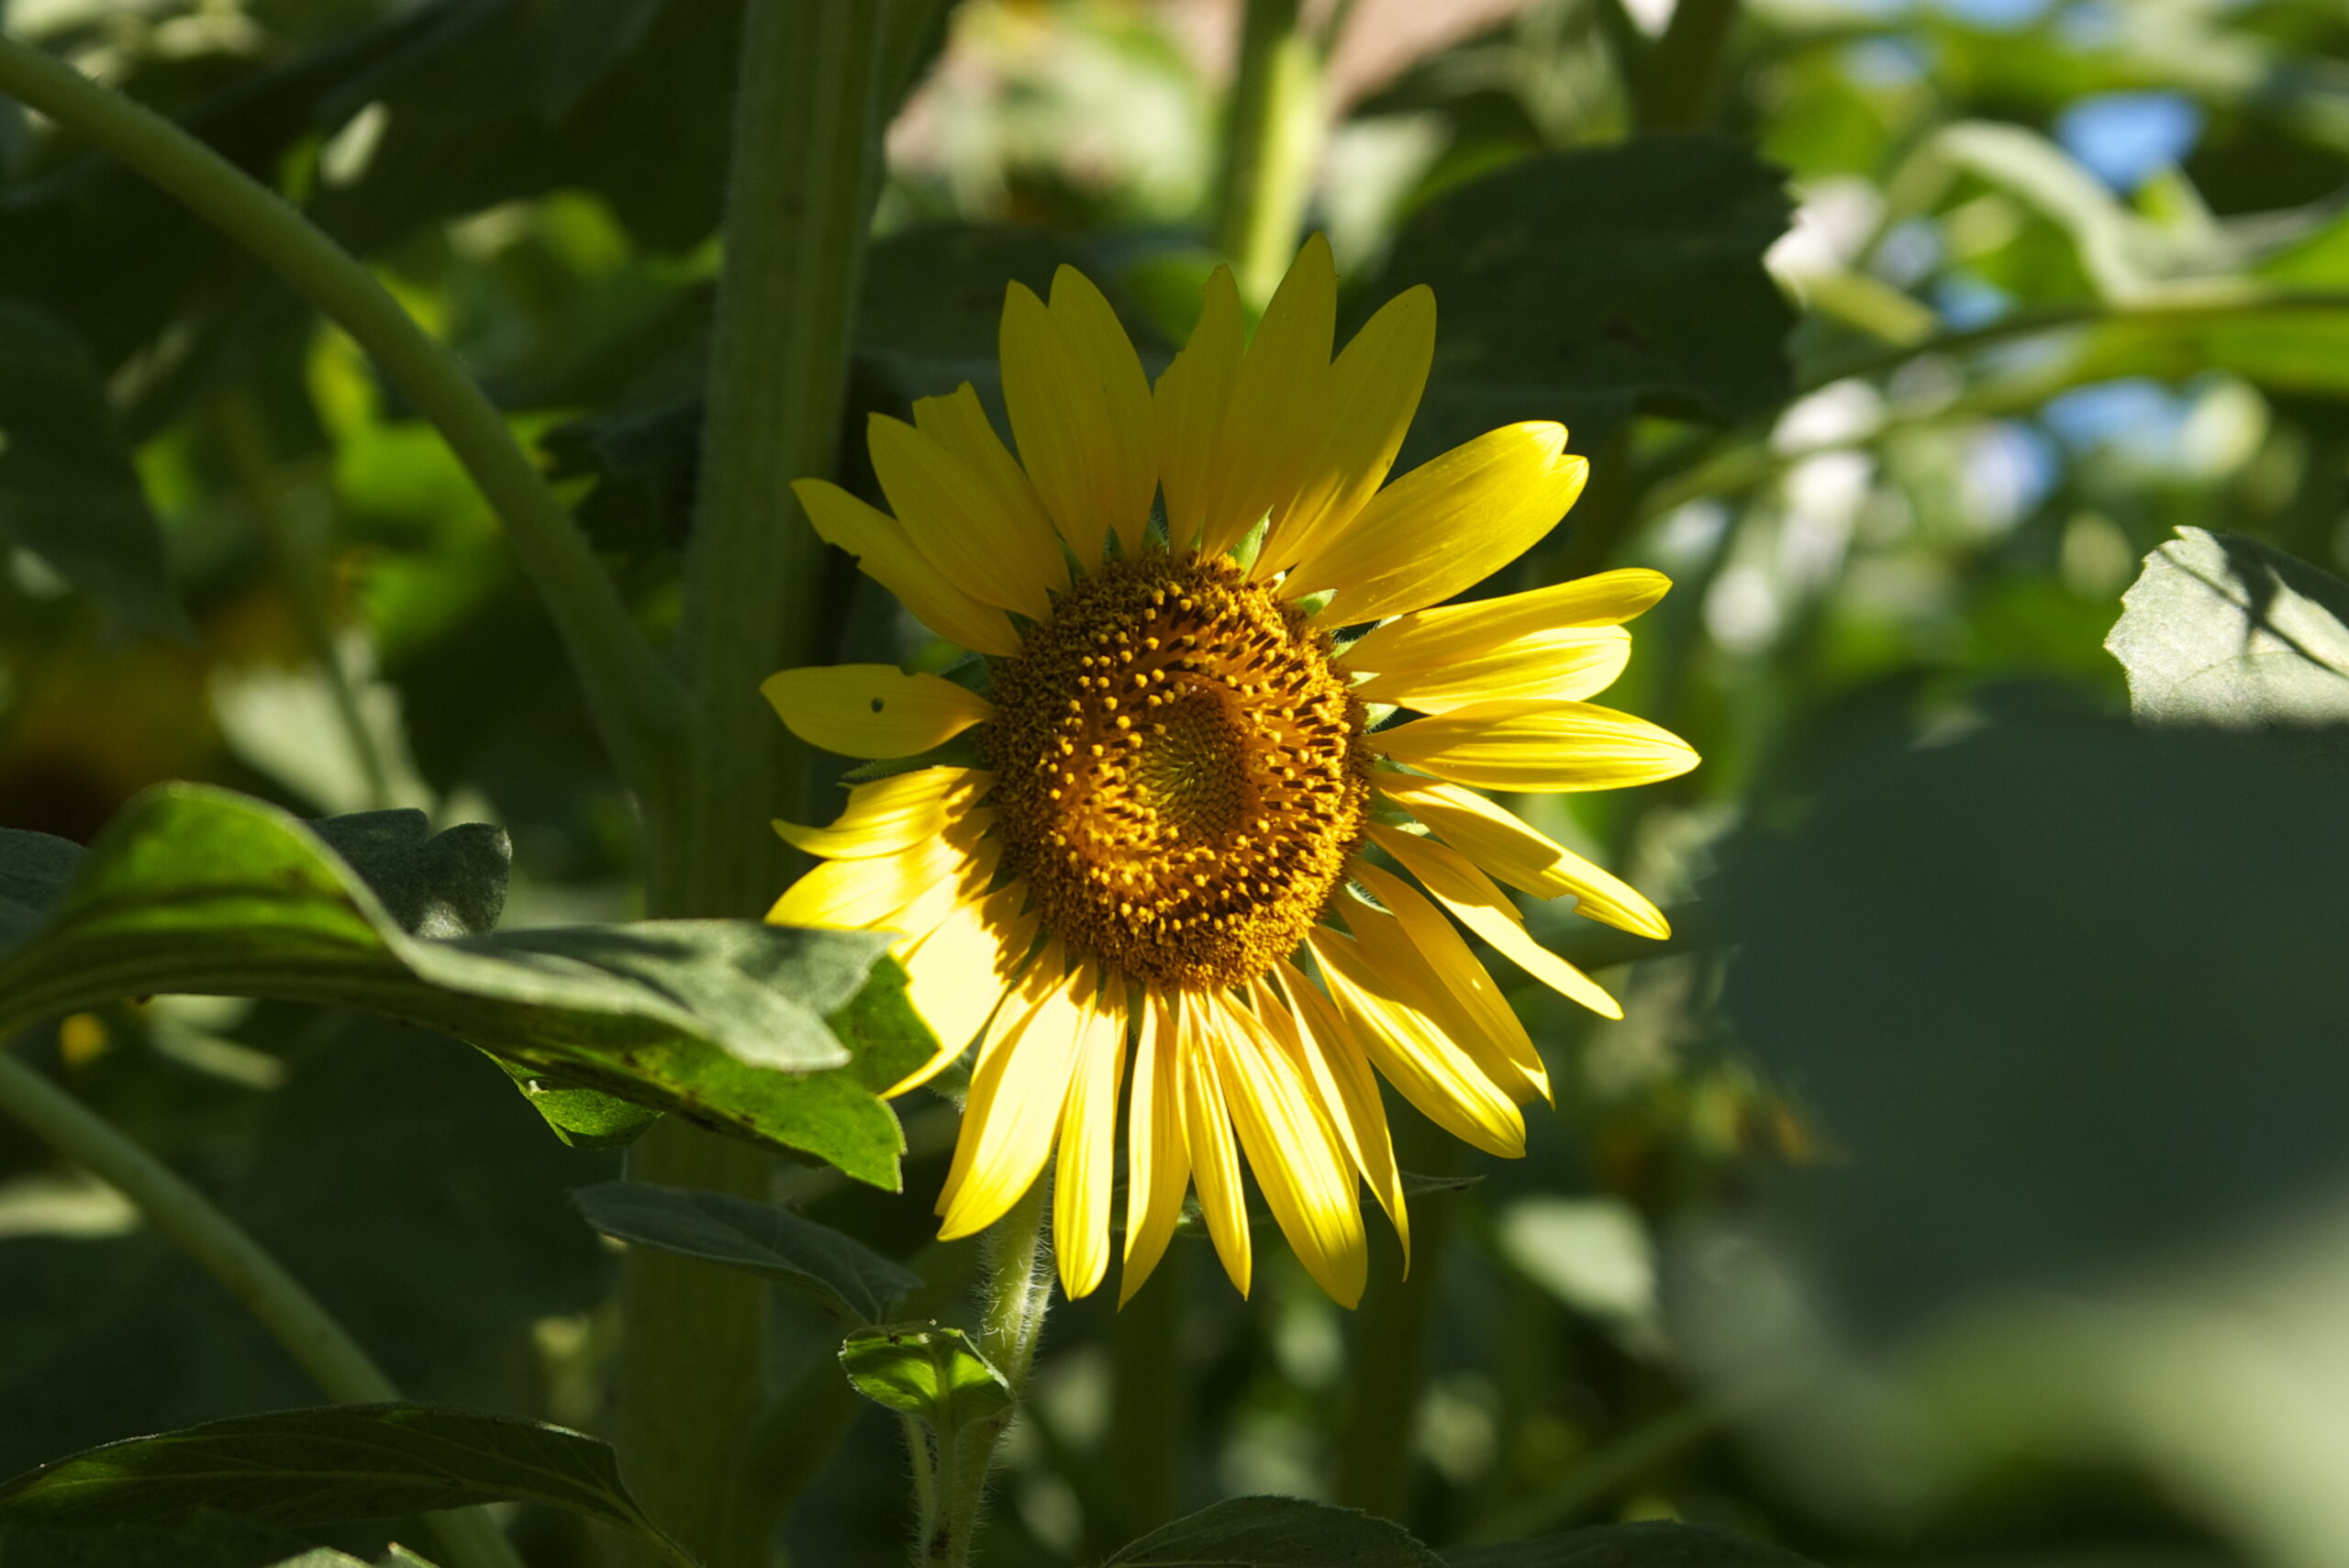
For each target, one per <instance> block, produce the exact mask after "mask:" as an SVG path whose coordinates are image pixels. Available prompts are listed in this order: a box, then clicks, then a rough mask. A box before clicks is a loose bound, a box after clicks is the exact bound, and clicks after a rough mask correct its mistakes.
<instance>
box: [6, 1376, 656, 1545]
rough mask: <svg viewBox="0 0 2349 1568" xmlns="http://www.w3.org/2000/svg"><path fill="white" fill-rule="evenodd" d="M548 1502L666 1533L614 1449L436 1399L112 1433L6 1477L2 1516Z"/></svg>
mask: <svg viewBox="0 0 2349 1568" xmlns="http://www.w3.org/2000/svg"><path fill="white" fill-rule="evenodd" d="M504 1502H525V1503H544V1504H547V1505H549V1506H551V1507H558V1508H567V1509H570V1510H571V1511H573V1512H574V1513H580V1514H585V1515H588V1516H589V1517H591V1518H601V1519H604V1520H607V1521H608V1522H610V1523H612V1524H616V1525H619V1526H621V1527H622V1528H623V1529H629V1530H633V1531H636V1532H638V1533H640V1534H643V1535H647V1536H651V1537H652V1538H653V1539H655V1540H661V1539H663V1538H662V1536H661V1532H660V1531H659V1530H658V1529H655V1528H654V1527H653V1525H652V1524H651V1521H649V1520H648V1519H646V1518H645V1517H644V1514H643V1512H642V1511H641V1510H640V1509H639V1508H638V1507H637V1506H636V1502H635V1500H634V1499H633V1498H631V1497H630V1496H629V1495H628V1488H627V1487H625V1486H623V1485H621V1484H620V1476H619V1466H618V1462H617V1461H616V1460H615V1458H614V1457H613V1454H612V1451H611V1448H610V1447H609V1445H607V1444H605V1443H601V1442H598V1441H596V1440H595V1439H594V1438H591V1437H585V1436H583V1435H581V1434H580V1433H578V1432H573V1431H567V1430H565V1429H562V1428H561V1427H551V1426H548V1425H546V1424H544V1423H543V1422H539V1421H526V1420H524V1419H522V1418H520V1417H518V1416H499V1415H492V1414H489V1413H488V1412H485V1411H480V1410H457V1409H451V1408H448V1407H441V1406H434V1405H413V1404H396V1405H328V1406H322V1407H318V1408H317V1409H311V1410H280V1411H273V1412H271V1413H270V1414H267V1415H262V1416H239V1417H235V1418H231V1419H228V1420H226V1421H207V1422H206V1423H205V1424H204V1425H202V1426H200V1427H188V1428H185V1429H182V1430H180V1431H176V1432H163V1433H160V1434H158V1435H156V1436H153V1437H143V1438H130V1439H127V1440H124V1441H122V1442H115V1443H107V1444H106V1445H104V1446H103V1447H100V1448H94V1449H89V1450H86V1451H83V1452H81V1453H77V1454H73V1455H71V1456H69V1457H67V1458H64V1459H61V1460H57V1461H55V1462H52V1463H49V1464H44V1465H42V1466H41V1467H40V1468H39V1469H38V1470H34V1471H30V1472H28V1473H25V1474H23V1475H19V1476H17V1478H16V1479H15V1480H13V1481H9V1482H7V1483H6V1484H5V1485H0V1526H5V1527H23V1526H36V1527H37V1526H42V1525H50V1526H58V1525H63V1526H89V1525H160V1526H173V1525H179V1524H184V1523H186V1522H188V1521H190V1520H192V1519H194V1518H196V1517H197V1515H198V1514H199V1513H200V1512H201V1511H202V1510H204V1509H207V1508H210V1509H217V1510H218V1511H219V1512H222V1513H227V1514H233V1515H235V1516H237V1517H239V1518H246V1519H250V1520H252V1521H253V1522H255V1523H257V1524H264V1525H286V1526H299V1525H316V1524H335V1523H340V1522H341V1521H343V1520H346V1519H382V1518H396V1517H398V1516H400V1515H402V1514H414V1513H425V1512H429V1511H431V1510H434V1509H439V1508H462V1507H471V1506H473V1505H475V1504H480V1503H504Z"/></svg>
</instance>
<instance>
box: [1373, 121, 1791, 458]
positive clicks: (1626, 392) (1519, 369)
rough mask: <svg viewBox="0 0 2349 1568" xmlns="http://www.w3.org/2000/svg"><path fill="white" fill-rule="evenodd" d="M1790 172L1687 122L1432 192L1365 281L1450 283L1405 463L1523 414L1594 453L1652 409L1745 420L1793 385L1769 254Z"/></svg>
mask: <svg viewBox="0 0 2349 1568" xmlns="http://www.w3.org/2000/svg"><path fill="white" fill-rule="evenodd" d="M1784 180H1785V176H1784V174H1783V173H1782V172H1780V171H1778V170H1776V169H1775V168H1772V167H1771V166H1770V165H1768V164H1765V163H1764V162H1762V161H1759V160H1757V159H1756V158H1755V157H1754V156H1753V153H1752V152H1751V151H1750V150H1747V148H1746V147H1745V145H1744V144H1743V143H1742V142H1739V141H1734V140H1731V139H1728V138H1725V137H1711V136H1684V137H1669V138H1657V139H1646V140H1637V141H1631V142H1629V143H1626V144H1623V145H1621V146H1617V147H1608V148H1598V149H1589V150H1575V151H1572V152H1561V153H1553V154H1549V155H1546V156H1543V157H1538V158H1529V159H1525V160H1523V161H1519V162H1516V163H1512V164H1510V165H1508V167H1506V168H1504V169H1502V170H1501V171H1499V172H1497V173H1494V174H1489V175H1486V177H1485V178H1483V179H1480V180H1476V181H1474V182H1472V183H1467V184H1464V185H1461V186H1458V187H1456V188H1454V189H1453V190H1451V191H1447V192H1445V193H1444V194H1443V195H1440V196H1437V197H1436V198H1435V199H1434V200H1432V201H1431V202H1429V203H1428V204H1427V206H1424V207H1422V208H1421V209H1420V210H1419V212H1418V213H1417V214H1415V215H1414V216H1413V217H1411V219H1410V221H1409V222H1408V223H1407V224H1406V225H1405V226H1404V228H1403V229H1402V231H1401V233H1399V234H1398V235H1397V237H1396V240H1395V249H1394V251H1393V253H1392V254H1391V255H1390V256H1389V258H1388V260H1387V262H1386V268H1385V269H1384V270H1383V271H1382V272H1380V273H1379V274H1378V276H1377V277H1376V279H1375V281H1374V283H1373V284H1372V285H1371V286H1370V287H1368V288H1366V289H1365V290H1364V291H1363V292H1364V299H1365V300H1366V301H1367V302H1370V303H1383V302H1385V301H1386V300H1387V299H1389V298H1392V297H1393V296H1394V295H1397V294H1399V293H1401V292H1402V291H1403V290H1404V289H1406V288H1408V287H1410V286H1411V285H1412V284H1428V285H1430V286H1431V287H1432V288H1433V289H1434V290H1435V295H1436V308H1437V311H1438V314H1439V318H1440V327H1439V329H1438V331H1437V335H1436V358H1435V365H1434V368H1433V370H1432V371H1431V373H1430V376H1429V381H1428V395H1427V401H1426V403H1425V404H1424V405H1423V406H1422V407H1421V409H1420V413H1419V419H1418V422H1417V423H1416V424H1415V425H1414V427H1413V428H1412V437H1411V444H1410V446H1409V448H1408V449H1407V450H1406V452H1405V461H1406V462H1410V461H1415V455H1414V454H1416V455H1417V456H1426V455H1429V454H1431V453H1432V452H1434V451H1437V450H1442V449H1443V448H1445V447H1449V446H1452V445H1454V444H1456V443H1457V442H1460V441H1463V440H1465V439H1469V438H1470V437H1472V436H1475V435H1478V434H1480V433H1482V432H1483V431H1486V430H1488V429H1491V428H1495V427H1497V426H1500V425H1506V424H1510V423H1514V422H1515V421H1518V420H1520V419H1556V420H1559V421H1561V422H1563V423H1564V425H1565V426H1566V427H1567V428H1568V429H1569V430H1570V431H1571V432H1572V434H1573V438H1574V439H1573V442H1572V445H1573V449H1574V450H1576V451H1581V452H1588V451H1592V450H1596V449H1597V447H1598V445H1599V444H1600V443H1601V442H1603V441H1605V440H1606V439H1607V438H1608V437H1609V435H1611V434H1612V433H1613V432H1614V431H1615V429H1616V428H1618V427H1620V425H1621V424H1622V422H1623V421H1624V420H1625V419H1627V418H1628V417H1631V413H1632V412H1633V410H1635V409H1639V410H1643V411H1644V410H1653V411H1657V412H1664V413H1671V414H1675V415H1681V416H1687V415H1691V414H1704V415H1710V416H1713V417H1724V418H1736V417H1744V416H1747V415H1752V414H1756V413H1760V412H1763V411H1765V410H1767V409H1769V408H1772V407H1775V406H1777V405H1778V404H1779V403H1781V402H1783V401H1785V399H1786V398H1787V396H1788V395H1790V392H1791V388H1792V373H1791V371H1790V370H1789V367H1788V363H1787V354H1786V349H1785V339H1786V336H1787V330H1788V329H1789V328H1791V327H1792V326H1793V323H1794V316H1793V313H1792V311H1791V310H1790V309H1789V307H1788V306H1787V302H1786V300H1785V298H1784V297H1783V296H1782V295H1780V293H1779V291H1778V287H1777V285H1776V284H1775V283H1773V282H1772V281H1771V279H1770V275H1769V274H1768V273H1767V272H1765V271H1764V270H1763V266H1762V253H1763V251H1765V250H1767V249H1768V248H1769V246H1770V244H1771V243H1772V242H1773V241H1774V240H1776V239H1777V238H1778V236H1779V235H1780V234H1781V233H1783V232H1784V231H1785V229H1786V227H1787V213H1788V210H1789V209H1788V206H1787V197H1786V193H1785V190H1784V188H1783V187H1784ZM1692 300H1702V301H1703V302H1704V308H1703V309H1701V310H1698V309H1692V308H1690V302H1691V301H1692Z"/></svg>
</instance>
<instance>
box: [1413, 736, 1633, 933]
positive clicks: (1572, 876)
mask: <svg viewBox="0 0 2349 1568" xmlns="http://www.w3.org/2000/svg"><path fill="white" fill-rule="evenodd" d="M1370 783H1371V787H1372V788H1374V789H1375V790H1377V791H1378V792H1379V794H1381V795H1385V796H1386V798H1387V799H1389V800H1391V801H1393V802H1395V804H1397V806H1402V807H1403V808H1404V809H1405V810H1407V811H1408V812H1409V813H1410V814H1411V815H1412V816H1414V817H1418V818H1419V820H1420V821H1421V822H1424V823H1426V824H1427V825H1428V826H1429V827H1430V828H1434V829H1435V830H1436V832H1438V833H1440V834H1442V836H1443V838H1444V839H1445V840H1446V841H1447V842H1448V843H1449V844H1450V845H1451V846H1452V848H1453V849H1455V850H1457V851H1459V852H1460V853H1461V854H1462V855H1464V856H1465V857H1466V858H1467V859H1468V860H1469V861H1470V862H1474V863H1475V866H1476V867H1477V868H1478V869H1479V870H1481V871H1484V872H1486V873H1489V874H1491V875H1493V876H1497V877H1498V878H1500V879H1501V880H1502V881H1503V882H1506V883H1508V884H1509V885H1510V886H1511V887H1514V888H1517V889H1519V890H1520V891H1522V892H1526V893H1531V895H1533V896H1534V897H1536V898H1563V897H1565V896H1568V895H1572V896H1573V898H1574V899H1575V913H1576V914H1577V915H1586V916H1588V917H1590V918H1592V919H1594V920H1598V921H1603V922H1604V923H1606V924H1607V925H1609V926H1613V927H1615V928H1616V929H1619V930H1625V931H1631V932H1632V933H1634V934H1635V935H1638V936H1642V937H1654V938H1657V939H1659V940H1661V939H1663V938H1664V937H1668V936H1670V935H1672V923H1671V922H1670V921H1668V920H1666V919H1665V918H1664V911H1663V910H1661V909H1658V908H1657V907H1656V906H1654V905H1653V904H1652V903H1650V902H1649V901H1648V899H1647V896H1646V895H1644V894H1642V893H1641V892H1640V890H1639V889H1638V888H1635V887H1633V886H1632V885H1631V884H1630V883H1628V882H1625V881H1623V880H1622V879H1621V878H1620V877H1618V876H1616V875H1615V874H1614V873H1611V872H1609V871H1606V870H1604V869H1602V868H1601V867H1599V866H1597V865H1594V864H1592V863H1591V862H1589V861H1586V860H1585V859H1583V858H1582V857H1581V856H1580V855H1578V854H1575V852H1574V851H1572V850H1569V849H1567V848H1566V847H1565V846H1564V844H1561V843H1559V842H1558V841H1557V840H1554V839H1553V838H1551V837H1550V836H1549V835H1548V834H1546V833H1542V832H1540V831H1538V830H1537V829H1535V828H1532V827H1531V826H1529V825H1528V824H1527V823H1526V822H1524V821H1523V820H1522V819H1521V818H1520V817H1518V815H1517V814H1516V813H1515V812H1513V811H1510V810H1508V809H1507V808H1506V807H1504V806H1499V805H1497V804H1496V803H1494V802H1493V801H1490V800H1487V799H1486V798H1485V796H1483V795H1478V794H1477V793H1476V792H1475V790H1472V789H1463V788H1462V787H1461V786H1460V785H1458V784H1445V783H1444V782H1443V781H1442V780H1441V779H1426V778H1419V777H1416V776H1414V775H1412V774H1409V773H1389V772H1387V771H1386V769H1383V768H1381V769H1375V770H1374V771H1373V772H1372V773H1371V775H1370ZM1398 858H1399V857H1398ZM1407 863H1408V862H1407ZM1412 874H1413V875H1415V876H1419V878H1420V880H1421V881H1425V880H1426V878H1425V876H1424V875H1422V874H1421V873H1419V871H1418V870H1417V869H1416V868H1415V869H1414V870H1413V871H1412Z"/></svg>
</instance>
